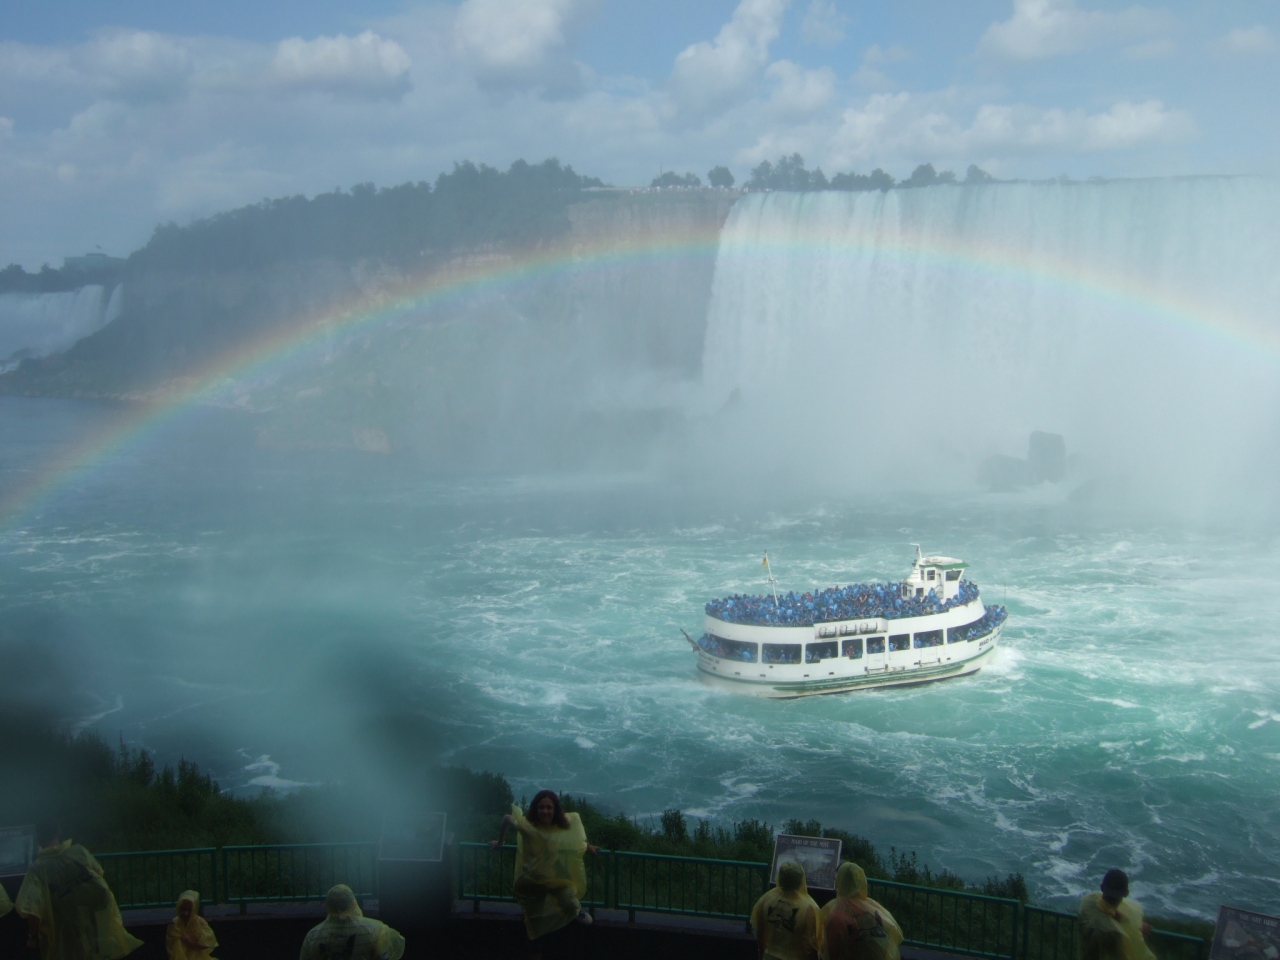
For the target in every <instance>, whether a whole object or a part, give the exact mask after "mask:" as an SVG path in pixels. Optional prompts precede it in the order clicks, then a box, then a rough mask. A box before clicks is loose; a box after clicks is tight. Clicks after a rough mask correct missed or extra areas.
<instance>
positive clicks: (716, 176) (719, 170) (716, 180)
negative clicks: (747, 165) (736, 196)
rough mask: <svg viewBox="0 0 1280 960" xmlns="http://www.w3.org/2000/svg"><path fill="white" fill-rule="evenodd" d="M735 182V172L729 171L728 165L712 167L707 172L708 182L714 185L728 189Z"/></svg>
mask: <svg viewBox="0 0 1280 960" xmlns="http://www.w3.org/2000/svg"><path fill="white" fill-rule="evenodd" d="M733 182H734V181H733V174H732V173H730V172H729V168H728V167H725V166H719V167H712V168H711V169H710V170H709V171H708V172H707V183H709V184H711V185H712V186H713V187H722V188H724V189H728V188H729V187H732V186H733Z"/></svg>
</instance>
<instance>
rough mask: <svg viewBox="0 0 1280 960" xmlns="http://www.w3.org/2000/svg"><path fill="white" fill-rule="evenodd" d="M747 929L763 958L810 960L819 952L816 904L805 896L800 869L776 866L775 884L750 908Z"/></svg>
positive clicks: (807, 892) (790, 866)
mask: <svg viewBox="0 0 1280 960" xmlns="http://www.w3.org/2000/svg"><path fill="white" fill-rule="evenodd" d="M751 927H752V929H754V930H755V932H756V939H757V940H759V941H760V942H761V943H763V944H764V955H765V956H766V957H775V958H777V960H812V958H814V957H816V956H818V954H819V952H820V951H821V949H822V925H821V923H820V921H819V911H818V905H817V904H816V903H814V901H813V898H812V897H811V896H809V887H808V885H807V884H806V883H805V880H804V868H803V867H801V866H800V864H798V863H784V864H782V865H781V866H779V867H778V884H777V886H775V887H774V888H773V889H772V890H770V891H768V892H767V893H765V895H764V896H763V897H761V898H760V899H759V900H757V901H756V905H755V906H754V907H752V908H751Z"/></svg>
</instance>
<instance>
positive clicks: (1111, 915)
mask: <svg viewBox="0 0 1280 960" xmlns="http://www.w3.org/2000/svg"><path fill="white" fill-rule="evenodd" d="M1127 896H1129V876H1128V874H1126V873H1125V872H1124V871H1123V870H1108V871H1107V873H1106V876H1104V877H1103V878H1102V885H1101V889H1100V890H1099V892H1098V893H1089V894H1086V895H1085V898H1084V899H1083V900H1081V901H1080V956H1081V958H1082V960H1156V955H1155V954H1154V953H1152V952H1151V948H1150V947H1148V946H1147V941H1146V939H1145V936H1144V935H1145V934H1146V933H1147V931H1148V930H1149V929H1150V927H1148V926H1147V923H1146V920H1145V919H1144V918H1143V916H1142V906H1141V905H1140V904H1137V903H1134V902H1133V901H1132V900H1126V899H1125V898H1126V897H1127Z"/></svg>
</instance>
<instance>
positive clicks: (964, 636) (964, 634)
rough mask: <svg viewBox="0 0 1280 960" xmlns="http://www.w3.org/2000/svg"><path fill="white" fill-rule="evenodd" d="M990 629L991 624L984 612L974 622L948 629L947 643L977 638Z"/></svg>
mask: <svg viewBox="0 0 1280 960" xmlns="http://www.w3.org/2000/svg"><path fill="white" fill-rule="evenodd" d="M990 631H991V624H990V623H989V622H988V620H987V616H986V614H983V615H982V616H981V617H979V618H978V619H977V620H975V621H973V623H966V624H965V625H964V626H963V627H952V628H951V629H950V630H948V631H947V643H959V642H960V641H961V640H977V639H978V638H979V637H982V636H985V635H986V634H987V633H989V632H990Z"/></svg>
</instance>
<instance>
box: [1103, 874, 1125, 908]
mask: <svg viewBox="0 0 1280 960" xmlns="http://www.w3.org/2000/svg"><path fill="white" fill-rule="evenodd" d="M1100 886H1101V889H1102V899H1103V900H1105V901H1107V903H1109V904H1111V905H1112V906H1114V905H1115V904H1117V903H1119V902H1120V901H1121V900H1123V899H1124V898H1125V897H1127V896H1128V895H1129V875H1128V874H1127V873H1125V872H1124V871H1123V870H1116V869H1114V868H1113V869H1111V870H1108V871H1107V872H1106V875H1105V876H1103V878H1102V883H1101V884H1100Z"/></svg>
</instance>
